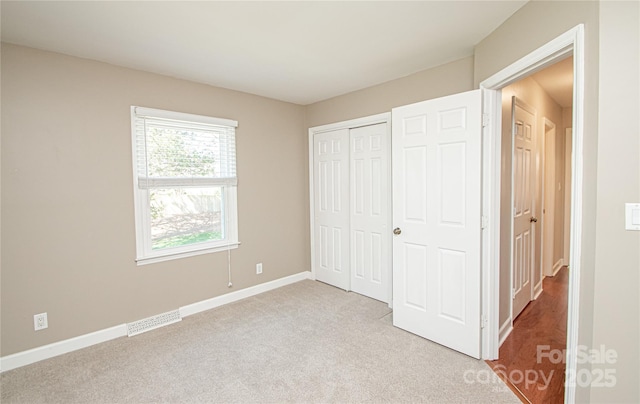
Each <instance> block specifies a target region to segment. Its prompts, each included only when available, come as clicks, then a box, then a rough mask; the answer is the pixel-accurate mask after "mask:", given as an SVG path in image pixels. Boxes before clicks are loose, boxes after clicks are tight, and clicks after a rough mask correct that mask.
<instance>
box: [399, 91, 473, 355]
mask: <svg viewBox="0 0 640 404" xmlns="http://www.w3.org/2000/svg"><path fill="white" fill-rule="evenodd" d="M480 94H481V93H480V90H475V91H470V92H466V93H461V94H456V95H452V96H448V97H443V98H438V99H434V100H429V101H424V102H419V103H416V104H411V105H407V106H403V107H399V108H394V109H393V110H392V153H393V154H392V167H393V224H394V227H395V229H394V234H395V236H394V240H393V324H394V325H395V326H396V327H400V328H402V329H405V330H407V331H409V332H412V333H414V334H417V335H420V336H422V337H424V338H427V339H429V340H432V341H434V342H437V343H439V344H442V345H445V346H447V347H449V348H452V349H454V350H456V351H460V352H462V353H464V354H467V355H469V356H472V357H474V358H480V331H481V324H480V313H481V307H480V287H481V284H480V265H481V261H480V241H481V232H482V230H481V223H480V222H481V194H480V186H481V184H480V180H481V165H480V162H481V126H482V123H481V97H480Z"/></svg>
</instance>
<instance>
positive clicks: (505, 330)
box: [498, 317, 513, 348]
mask: <svg viewBox="0 0 640 404" xmlns="http://www.w3.org/2000/svg"><path fill="white" fill-rule="evenodd" d="M511 331H513V322H512V321H511V317H509V318H508V319H507V320H506V321H505V322H504V323H503V324H502V325H501V326H500V329H499V330H498V348H500V347H501V346H502V344H503V343H504V341H505V340H506V339H507V337H508V336H509V334H511Z"/></svg>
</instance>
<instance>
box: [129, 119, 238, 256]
mask: <svg viewBox="0 0 640 404" xmlns="http://www.w3.org/2000/svg"><path fill="white" fill-rule="evenodd" d="M140 116H147V117H150V118H160V119H171V120H175V121H184V122H190V123H198V124H211V125H216V126H227V127H233V128H234V131H235V128H236V127H237V126H238V122H237V121H234V120H230V119H223V118H214V117H209V116H203V115H194V114H186V113H182V112H173V111H166V110H160V109H155V108H146V107H138V106H131V142H132V148H131V150H132V162H133V167H132V173H133V195H134V215H135V233H136V263H137V265H146V264H152V263H156V262H163V261H168V260H173V259H179V258H186V257H192V256H196V255H202V254H209V253H214V252H219V251H228V250H232V249H235V248H238V246H239V245H240V242H239V241H238V192H237V191H238V190H237V188H238V187H237V185H229V184H217V185H207V186H198V187H199V188H207V187H220V188H221V189H222V194H223V200H222V206H223V209H222V216H221V217H222V219H223V221H222V224H221V225H222V226H223V229H224V231H223V234H224V238H223V239H222V240H215V241H208V242H203V243H194V244H190V245H185V246H180V247H173V248H166V249H160V250H153V249H152V248H151V206H150V198H149V194H150V192H149V191H150V188H149V187H146V188H143V187H140V186H139V183H138V181H139V173H138V163H139V162H138V149H137V131H136V122H137V121H138V120H139V119H141V117H140ZM233 141H234V143H235V134H234V140H233ZM175 188H179V187H175Z"/></svg>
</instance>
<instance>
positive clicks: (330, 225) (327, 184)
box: [313, 129, 349, 290]
mask: <svg viewBox="0 0 640 404" xmlns="http://www.w3.org/2000/svg"><path fill="white" fill-rule="evenodd" d="M313 139H314V140H313V141H314V148H313V150H314V159H313V162H314V164H313V184H314V185H313V186H314V190H313V191H314V198H315V201H314V221H315V226H314V232H315V233H314V240H315V243H314V249H315V251H314V260H315V270H316V274H315V275H316V279H317V280H319V281H322V282H326V283H329V284H331V285H334V286H337V287H339V288H342V289H345V290H349V130H348V129H341V130H335V131H330V132H325V133H318V134H315V136H314V138H313Z"/></svg>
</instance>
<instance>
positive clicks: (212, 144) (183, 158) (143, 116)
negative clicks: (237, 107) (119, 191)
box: [131, 106, 238, 265]
mask: <svg viewBox="0 0 640 404" xmlns="http://www.w3.org/2000/svg"><path fill="white" fill-rule="evenodd" d="M237 126H238V123H237V122H236V121H232V120H228V119H219V118H212V117H206V116H200V115H191V114H184V113H179V112H171V111H162V110H158V109H151V108H142V107H135V106H134V107H131V128H132V140H133V142H132V143H133V176H134V195H135V219H136V261H137V262H138V265H140V264H148V263H152V262H158V261H164V260H168V259H173V258H180V257H188V256H192V255H197V254H204V253H208V252H215V251H221V250H228V249H230V248H236V247H237V246H238V225H237V222H238V221H237V216H238V215H237V204H236V195H237V178H236V153H235V149H236V147H235V146H236V143H235V128H236V127H237Z"/></svg>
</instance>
